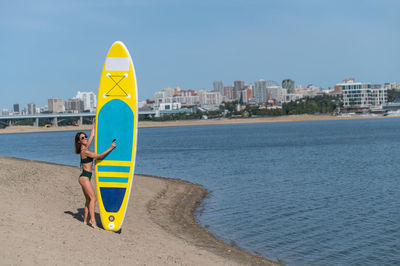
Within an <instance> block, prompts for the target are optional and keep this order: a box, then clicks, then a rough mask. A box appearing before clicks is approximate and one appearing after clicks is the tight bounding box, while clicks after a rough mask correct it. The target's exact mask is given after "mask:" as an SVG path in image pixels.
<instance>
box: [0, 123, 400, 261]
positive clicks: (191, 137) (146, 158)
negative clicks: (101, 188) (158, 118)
mask: <svg viewBox="0 0 400 266" xmlns="http://www.w3.org/2000/svg"><path fill="white" fill-rule="evenodd" d="M75 133H76V132H55V133H27V134H10V135H0V144H1V151H0V155H4V156H12V157H19V158H27V159H34V160H41V161H48V162H55V163H62V164H68V165H75V166H79V155H76V154H74V153H73V139H74V135H75ZM87 133H89V132H87ZM399 148H400V119H399V118H390V119H363V120H347V121H313V122H296V123H269V124H244V125H213V126H190V127H164V128H142V129H139V135H138V150H137V162H136V173H141V174H149V175H156V176H163V177H173V178H179V179H183V180H188V181H190V182H194V183H199V184H201V185H203V186H204V187H206V188H207V189H208V190H209V191H210V195H209V196H208V197H207V198H206V200H205V201H204V203H203V204H202V206H201V208H200V210H199V211H198V212H197V220H198V222H199V223H200V224H201V225H202V226H204V227H206V228H207V230H209V231H211V232H212V233H214V234H215V235H216V236H218V237H219V238H221V239H222V240H224V241H226V242H228V243H234V244H236V245H238V246H240V247H242V248H244V249H246V250H248V251H250V252H253V253H257V254H260V255H262V256H265V257H268V258H270V259H273V260H277V259H279V260H281V261H282V262H284V263H286V264H288V265H310V264H312V265H393V264H400V252H399V250H400V212H399V207H400V181H399V177H398V175H399V170H398V168H399V166H398V161H399V159H400V149H399Z"/></svg>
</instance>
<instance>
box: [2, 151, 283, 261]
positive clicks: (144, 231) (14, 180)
mask: <svg viewBox="0 0 400 266" xmlns="http://www.w3.org/2000/svg"><path fill="white" fill-rule="evenodd" d="M79 174H80V169H79V168H78V167H73V166H66V165H59V164H52V163H45V162H38V161H31V160H25V159H16V158H9V157H0V209H1V210H2V215H1V219H0V221H1V222H0V235H1V241H0V261H1V264H2V265H111V264H112V265H281V264H280V263H278V262H274V261H271V260H268V259H266V258H263V257H261V256H258V255H254V254H251V253H249V252H246V251H244V250H242V249H240V248H238V247H235V246H231V245H229V244H227V243H224V242H222V241H220V240H219V239H217V238H216V237H215V236H213V235H212V234H211V233H209V232H207V231H206V230H205V229H204V228H202V227H200V226H199V225H198V224H197V223H196V221H195V219H194V216H193V212H194V210H195V209H196V207H197V206H198V205H199V203H200V202H201V201H202V199H203V198H204V197H205V196H206V195H207V190H206V189H204V188H203V187H202V186H200V185H196V184H192V183H189V182H186V181H182V180H176V179H168V178H158V177H152V176H145V175H135V178H134V189H133V194H132V195H131V197H132V198H131V201H130V204H129V206H128V210H127V213H126V216H125V220H124V225H123V227H122V231H121V232H120V233H114V232H109V231H105V230H103V229H93V228H91V227H89V226H87V225H84V224H83V219H82V214H83V209H82V208H83V205H84V196H83V194H82V191H81V188H80V185H79V183H78V176H79ZM93 179H95V178H93ZM93 179H92V183H94V182H95V181H94V180H93ZM96 218H97V223H98V225H100V226H101V222H100V218H99V214H98V209H97V207H96Z"/></svg>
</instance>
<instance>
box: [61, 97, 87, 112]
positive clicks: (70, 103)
mask: <svg viewBox="0 0 400 266" xmlns="http://www.w3.org/2000/svg"><path fill="white" fill-rule="evenodd" d="M84 109H85V104H84V101H83V100H82V99H79V98H74V99H69V100H65V111H67V112H73V113H82V112H83V111H84Z"/></svg>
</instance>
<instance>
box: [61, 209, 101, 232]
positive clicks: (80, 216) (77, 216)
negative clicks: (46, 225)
mask: <svg viewBox="0 0 400 266" xmlns="http://www.w3.org/2000/svg"><path fill="white" fill-rule="evenodd" d="M64 213H65V214H69V215H71V216H72V217H74V218H75V219H77V220H78V221H80V222H82V223H83V217H84V214H85V209H84V208H79V209H77V212H76V213H73V212H72V211H65V212H64ZM94 216H95V219H96V224H97V226H98V227H99V228H101V229H104V227H103V225H102V223H101V219H100V214H99V213H97V212H95V213H94Z"/></svg>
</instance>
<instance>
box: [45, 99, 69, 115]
mask: <svg viewBox="0 0 400 266" xmlns="http://www.w3.org/2000/svg"><path fill="white" fill-rule="evenodd" d="M48 105H49V112H50V113H63V112H64V111H65V107H64V104H63V100H62V99H48Z"/></svg>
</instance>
